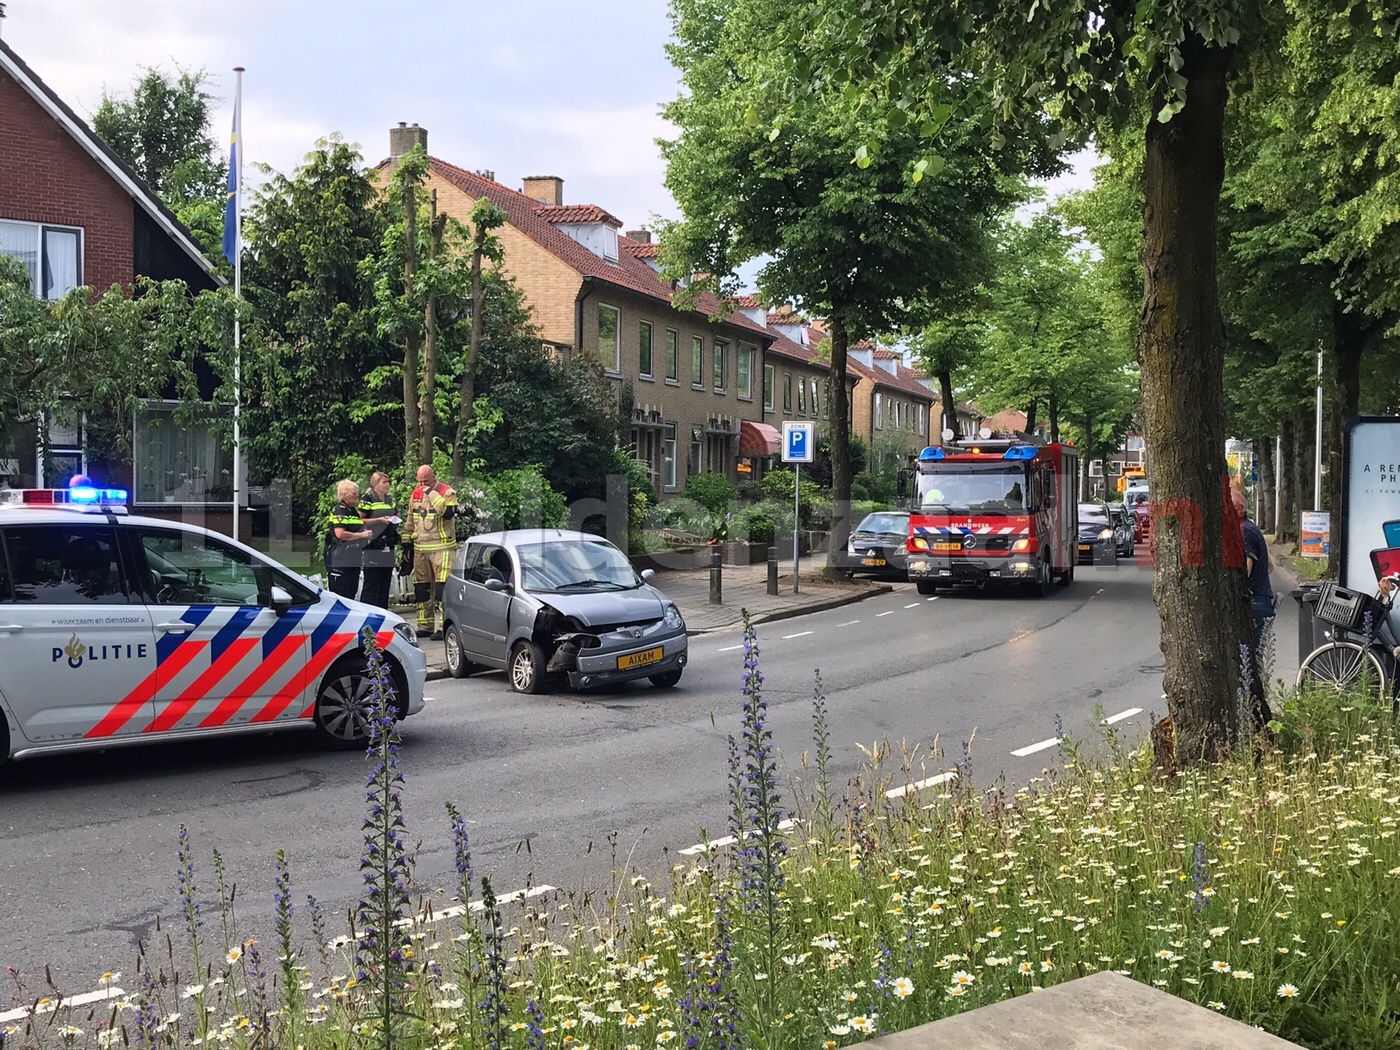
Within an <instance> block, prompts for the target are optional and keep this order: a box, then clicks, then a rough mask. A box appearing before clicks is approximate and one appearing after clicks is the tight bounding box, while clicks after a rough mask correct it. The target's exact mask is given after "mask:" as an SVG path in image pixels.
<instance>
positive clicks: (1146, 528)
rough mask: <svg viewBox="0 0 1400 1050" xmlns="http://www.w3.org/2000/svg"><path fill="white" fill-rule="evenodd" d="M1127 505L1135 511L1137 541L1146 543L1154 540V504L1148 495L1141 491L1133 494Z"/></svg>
mask: <svg viewBox="0 0 1400 1050" xmlns="http://www.w3.org/2000/svg"><path fill="white" fill-rule="evenodd" d="M1127 503H1128V506H1130V507H1132V509H1133V521H1134V522H1135V523H1136V525H1137V541H1138V542H1139V543H1146V542H1147V541H1148V540H1149V539H1151V538H1152V504H1151V502H1150V501H1149V499H1148V496H1147V493H1146V492H1143V491H1141V490H1139V491H1138V492H1135V493H1132V494H1131V495H1129V496H1128V498H1127Z"/></svg>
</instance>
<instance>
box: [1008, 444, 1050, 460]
mask: <svg viewBox="0 0 1400 1050" xmlns="http://www.w3.org/2000/svg"><path fill="white" fill-rule="evenodd" d="M1039 451H1040V449H1038V448H1036V447H1035V446H1034V445H1012V446H1011V447H1010V448H1009V449H1007V450H1006V452H1005V454H1004V455H1003V456H1002V457H1001V458H1002V459H1035V457H1036V453H1038V452H1039Z"/></svg>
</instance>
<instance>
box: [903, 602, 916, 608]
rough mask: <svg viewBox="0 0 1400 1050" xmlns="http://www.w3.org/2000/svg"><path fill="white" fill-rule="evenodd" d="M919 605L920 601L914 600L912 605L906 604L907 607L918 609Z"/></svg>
mask: <svg viewBox="0 0 1400 1050" xmlns="http://www.w3.org/2000/svg"><path fill="white" fill-rule="evenodd" d="M918 607H919V603H918V602H914V603H913V604H912V605H906V606H905V608H906V609H917V608H918Z"/></svg>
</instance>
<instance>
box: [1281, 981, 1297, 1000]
mask: <svg viewBox="0 0 1400 1050" xmlns="http://www.w3.org/2000/svg"><path fill="white" fill-rule="evenodd" d="M1278 997H1279V998H1280V999H1296V998H1297V997H1298V986H1297V985H1296V984H1281V985H1279V986H1278Z"/></svg>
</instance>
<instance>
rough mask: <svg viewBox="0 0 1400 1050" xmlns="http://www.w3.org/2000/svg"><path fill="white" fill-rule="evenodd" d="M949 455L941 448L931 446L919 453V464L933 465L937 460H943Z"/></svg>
mask: <svg viewBox="0 0 1400 1050" xmlns="http://www.w3.org/2000/svg"><path fill="white" fill-rule="evenodd" d="M947 455H948V454H947V453H946V452H944V451H943V450H942V449H941V448H937V447H935V446H933V445H929V446H928V448H926V449H924V450H923V451H922V452H920V453H919V462H920V463H931V462H933V461H934V460H936V459H943V458H944V457H946V456H947Z"/></svg>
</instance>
